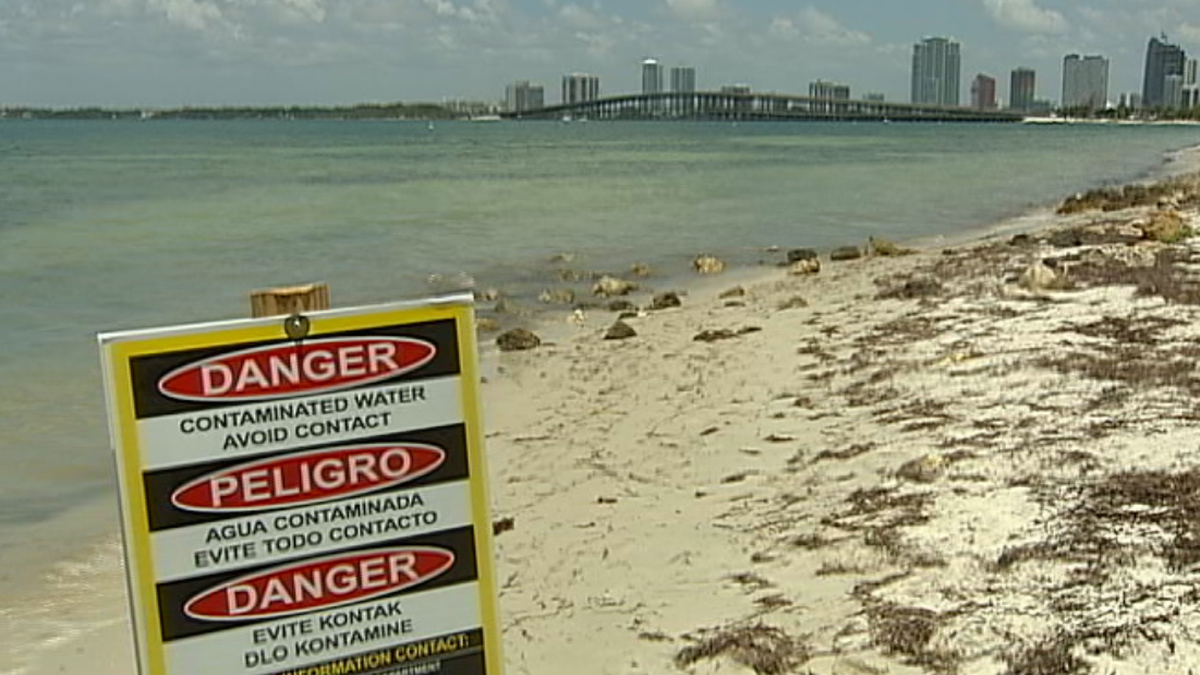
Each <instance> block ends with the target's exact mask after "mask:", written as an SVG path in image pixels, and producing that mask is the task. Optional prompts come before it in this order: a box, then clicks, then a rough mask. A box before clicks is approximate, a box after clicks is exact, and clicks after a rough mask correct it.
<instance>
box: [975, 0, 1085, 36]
mask: <svg viewBox="0 0 1200 675" xmlns="http://www.w3.org/2000/svg"><path fill="white" fill-rule="evenodd" d="M983 6H984V8H985V9H986V10H987V12H988V14H990V15H991V16H992V18H993V19H995V21H996V23H998V24H1000V25H1002V26H1007V27H1009V28H1014V29H1016V30H1020V31H1024V32H1027V33H1064V32H1066V30H1067V28H1068V24H1067V19H1066V17H1064V16H1063V15H1062V13H1060V12H1057V11H1055V10H1052V9H1043V8H1041V7H1039V6H1038V5H1037V3H1036V2H1035V0H983Z"/></svg>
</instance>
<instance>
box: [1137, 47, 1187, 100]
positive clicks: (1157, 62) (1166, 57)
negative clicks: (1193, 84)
mask: <svg viewBox="0 0 1200 675" xmlns="http://www.w3.org/2000/svg"><path fill="white" fill-rule="evenodd" d="M1186 60H1187V55H1186V54H1184V52H1183V49H1182V48H1180V47H1178V46H1177V45H1173V44H1170V43H1169V42H1167V36H1165V35H1164V36H1162V39H1161V40H1160V39H1158V38H1150V43H1149V44H1148V45H1147V46H1146V70H1145V73H1144V75H1143V77H1142V106H1143V107H1145V108H1164V107H1170V105H1169V103H1170V102H1169V101H1168V100H1167V99H1166V86H1167V78H1168V77H1169V76H1171V75H1177V76H1179V77H1181V78H1182V77H1183V68H1184V62H1185V61H1186Z"/></svg>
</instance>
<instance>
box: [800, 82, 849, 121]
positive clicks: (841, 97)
mask: <svg viewBox="0 0 1200 675" xmlns="http://www.w3.org/2000/svg"><path fill="white" fill-rule="evenodd" d="M808 95H809V97H810V98H815V99H818V100H816V101H813V102H811V103H810V104H809V110H811V111H813V112H824V113H836V112H844V111H845V109H846V105H845V104H844V103H838V101H849V100H850V85H848V84H841V83H838V82H829V81H827V80H817V81H816V82H810V83H809V84H808Z"/></svg>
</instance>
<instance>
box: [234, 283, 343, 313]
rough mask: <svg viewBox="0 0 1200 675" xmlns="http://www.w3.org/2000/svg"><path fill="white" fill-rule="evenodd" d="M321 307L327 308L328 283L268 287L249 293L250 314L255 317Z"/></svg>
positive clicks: (299, 311) (308, 310)
mask: <svg viewBox="0 0 1200 675" xmlns="http://www.w3.org/2000/svg"><path fill="white" fill-rule="evenodd" d="M321 309H329V284H324V283H315V284H304V285H303V286H286V287H281V288H268V289H266V290H262V291H254V292H253V293H251V294H250V315H251V316H252V317H254V318H256V319H257V318H260V317H264V316H278V315H280V314H300V313H302V312H313V311H317V310H321Z"/></svg>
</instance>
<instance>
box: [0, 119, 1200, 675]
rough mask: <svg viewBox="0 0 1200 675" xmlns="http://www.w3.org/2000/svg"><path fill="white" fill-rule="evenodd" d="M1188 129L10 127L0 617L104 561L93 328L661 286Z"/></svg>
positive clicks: (952, 219)
mask: <svg viewBox="0 0 1200 675" xmlns="http://www.w3.org/2000/svg"><path fill="white" fill-rule="evenodd" d="M1198 142H1200V128H1195V127H1092V126H1078V127H1076V126H1070V127H1068V126H1022V125H905V124H890V125H885V124H778V123H776V124H770V123H764V124H746V123H742V124H739V125H733V124H715V123H714V124H704V123H680V124H675V123H608V124H605V123H595V122H593V123H586V124H584V123H575V124H560V123H525V124H516V123H498V124H470V123H440V122H439V123H437V126H436V127H435V128H433V129H430V128H428V127H427V126H426V125H425V124H424V123H396V122H282V121H270V122H267V121H247V122H166V121H160V122H147V123H136V122H64V121H58V122H37V121H7V122H0V308H2V310H3V311H2V313H0V316H2V317H3V321H0V339H2V340H3V344H4V347H5V348H4V349H3V350H0V382H3V383H5V385H6V386H4V387H3V388H0V453H2V457H3V459H4V462H5V464H4V466H5V467H6V468H5V470H4V471H3V472H0V568H2V569H3V571H0V618H5V617H7V618H8V619H9V620H12V621H14V622H16V621H17V620H18V619H19V618H20V611H21V610H18V609H13V608H14V607H15V606H16V604H17V601H18V599H19V598H22V597H26V596H27V595H28V594H30V593H33V592H35V591H36V590H37V589H38V588H39V587H40V586H39V584H42V585H44V584H46V583H51V581H48V580H47V576H46V575H47V571H46V570H47V569H48V568H47V565H48V563H49V562H50V561H54V560H62V559H72V560H85V559H86V560H94V561H95V565H98V566H105V565H107V566H110V567H111V566H112V565H115V564H116V560H115V557H114V555H115V553H114V554H113V555H101V556H99V557H97V556H95V554H94V550H93V549H91V548H90V547H91V546H93V545H94V544H96V543H97V542H106V541H108V542H111V539H112V538H113V536H114V533H115V528H116V526H115V508H114V506H115V499H114V491H115V488H114V481H113V476H112V469H111V452H110V450H109V447H108V440H107V431H106V428H105V422H104V419H105V418H104V410H103V400H102V390H101V386H100V376H99V366H98V356H97V349H96V347H95V342H94V335H95V333H97V332H99V331H104V330H114V329H122V328H135V327H147V326H155V325H164V324H171V323H177V322H194V321H200V320H208V319H222V318H231V317H239V316H244V315H246V314H247V313H248V311H249V310H248V300H247V294H248V292H249V291H250V290H252V289H256V288H263V287H267V286H275V285H283V284H290V283H298V282H306V281H316V280H320V281H326V282H329V283H330V285H331V287H332V289H333V299H334V303H335V304H337V305H341V306H346V305H353V304H363V303H371V302H382V301H389V300H395V299H398V298H406V297H414V296H419V295H421V294H424V293H428V292H430V291H431V290H434V289H435V286H431V284H430V283H429V278H430V275H443V276H444V277H446V278H450V279H460V278H462V275H469V276H470V277H471V278H473V279H475V281H476V283H477V285H478V286H479V287H497V288H500V289H502V290H504V291H506V292H508V293H511V294H514V295H516V296H517V297H518V298H523V299H526V301H527V303H528V304H531V305H533V304H536V302H535V301H533V300H532V299H531V298H532V297H534V296H536V294H537V292H538V291H539V290H541V289H543V288H550V287H560V286H562V285H563V283H562V282H560V281H558V280H557V277H556V275H555V273H554V271H553V266H552V265H551V264H550V262H549V260H550V258H551V257H552V256H553V255H554V254H557V253H561V252H572V253H575V254H576V257H575V259H574V262H573V263H572V265H573V266H575V267H576V268H578V269H580V270H587V271H612V272H618V273H619V272H621V271H623V270H627V269H628V268H629V265H630V264H632V263H633V262H647V263H649V264H650V265H651V266H652V267H654V268H655V269H658V270H661V271H662V273H663V275H664V277H662V278H660V279H659V281H658V283H662V284H670V283H675V282H677V281H679V279H678V278H676V276H677V275H685V274H687V270H688V263H689V261H690V259H691V258H692V257H693V256H694V255H695V254H696V253H698V252H701V251H704V252H711V253H714V254H717V255H719V256H722V257H724V258H727V259H729V260H731V261H734V262H737V263H741V264H747V265H748V264H753V263H755V262H756V261H759V260H761V259H764V258H769V257H770V256H769V255H768V254H765V253H764V252H763V251H764V249H765V248H766V247H769V246H782V247H785V248H786V247H795V246H813V247H819V248H825V247H832V246H837V245H842V244H847V243H855V242H861V241H863V240H865V239H866V237H867V236H868V235H878V236H884V237H887V238H891V239H896V240H912V239H929V238H936V237H939V236H945V237H954V236H960V235H962V234H963V233H965V232H971V231H976V230H979V229H981V228H984V227H987V226H989V225H992V224H995V223H997V222H998V221H1000V220H1002V219H1005V218H1011V217H1016V216H1019V215H1021V214H1023V213H1026V212H1028V211H1030V210H1031V209H1036V208H1039V207H1044V206H1046V205H1048V204H1050V203H1052V202H1054V201H1056V200H1057V199H1059V198H1061V197H1062V196H1063V195H1065V194H1067V193H1070V192H1074V191H1077V190H1080V189H1083V188H1087V187H1091V186H1095V185H1098V184H1104V183H1110V182H1117V181H1124V180H1129V179H1133V178H1138V177H1144V176H1146V175H1149V174H1151V173H1153V172H1156V171H1161V170H1163V163H1164V159H1165V157H1167V154H1166V153H1168V152H1170V151H1173V150H1177V149H1181V148H1185V147H1190V146H1194V145H1196V144H1197V143H1198ZM577 289H579V290H584V289H585V287H584V286H583V285H582V284H581V285H579V286H577ZM110 549H111V547H110ZM110 549H104V550H110ZM111 550H112V551H115V549H111ZM88 556H91V557H88ZM14 625H15V624H14ZM47 631H48V632H47ZM0 632H2V631H0ZM53 633H54V629H49V628H47V629H45V630H43V633H38V635H42V634H47V635H51V636H53ZM5 639H6V638H4V637H0V653H3V652H5V651H6V649H5V645H4V640H5ZM14 639H15V638H14ZM2 670H4V668H3V664H2V663H0V671H2Z"/></svg>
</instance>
